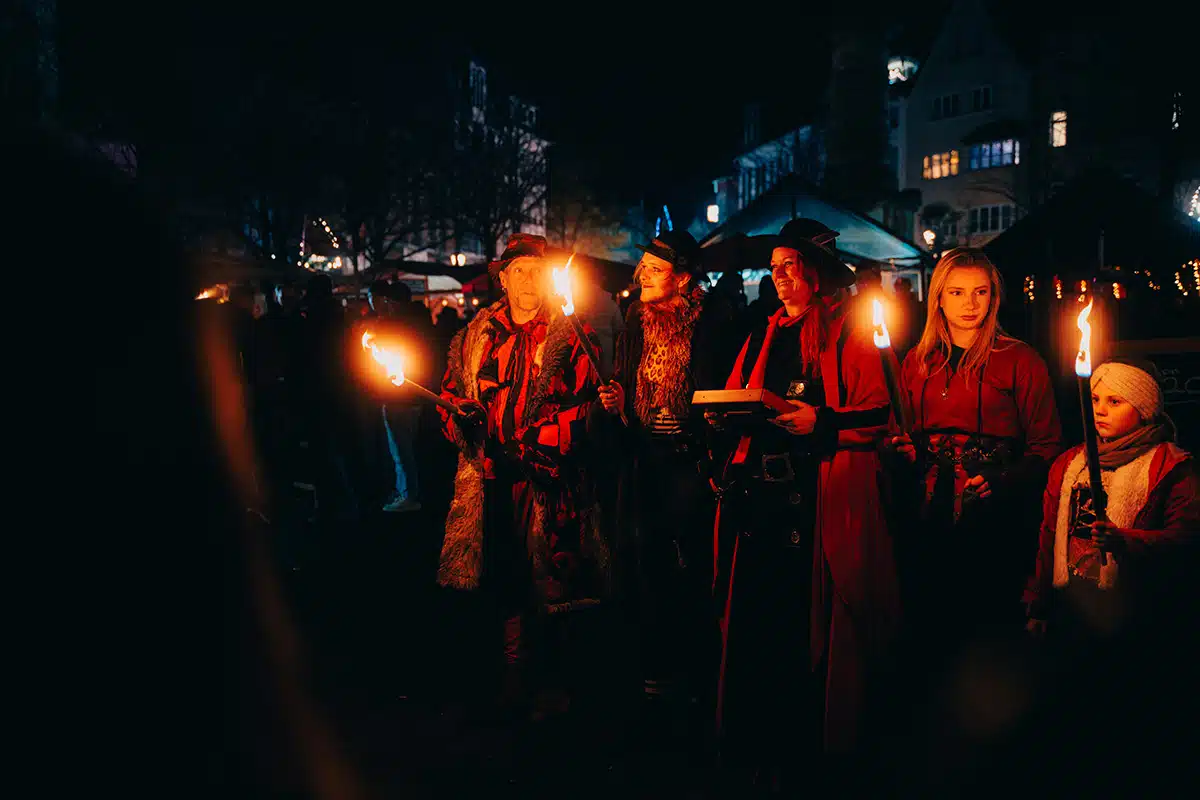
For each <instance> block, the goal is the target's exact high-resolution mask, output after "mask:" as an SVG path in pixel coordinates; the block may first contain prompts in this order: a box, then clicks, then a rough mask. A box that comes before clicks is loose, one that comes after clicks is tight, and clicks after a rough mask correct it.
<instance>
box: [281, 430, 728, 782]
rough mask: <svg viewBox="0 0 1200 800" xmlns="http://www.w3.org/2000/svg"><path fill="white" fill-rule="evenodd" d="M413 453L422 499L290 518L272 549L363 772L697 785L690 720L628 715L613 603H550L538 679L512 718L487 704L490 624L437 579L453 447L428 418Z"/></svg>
mask: <svg viewBox="0 0 1200 800" xmlns="http://www.w3.org/2000/svg"><path fill="white" fill-rule="evenodd" d="M418 453H419V458H422V459H423V461H424V463H423V464H422V468H423V475H422V478H423V480H424V481H425V484H424V486H423V488H422V494H423V497H422V498H421V499H422V503H423V508H422V509H421V510H419V511H416V512H410V513H404V514H385V513H382V512H377V511H373V510H372V511H370V512H368V513H367V514H366V519H365V520H364V521H363V522H362V524H360V525H341V526H337V527H336V528H335V529H334V530H333V531H332V532H327V533H324V534H322V533H320V532H317V531H315V530H312V529H309V528H306V527H304V526H300V527H299V528H298V530H299V533H298V535H297V525H298V524H299V523H298V522H297V521H293V522H292V523H290V527H291V529H290V530H288V531H286V533H289V534H292V535H293V536H297V538H296V539H293V541H298V542H300V543H301V544H302V546H301V547H300V548H299V549H298V552H299V553H300V557H299V558H298V559H297V560H296V561H295V562H294V563H297V564H299V568H298V569H289V568H288V566H287V563H286V556H285V555H280V559H281V561H283V562H284V563H282V564H281V568H280V572H281V575H282V576H283V577H284V591H285V596H286V599H287V606H288V607H289V609H290V610H291V612H292V615H293V618H294V620H295V623H296V627H297V628H298V631H299V633H300V639H301V644H302V653H303V655H302V656H301V661H302V665H303V666H304V667H305V668H306V670H307V673H308V676H309V685H310V688H311V690H312V694H313V696H314V698H315V700H316V703H317V707H318V709H319V710H320V711H322V712H324V716H325V718H326V719H327V720H328V723H329V726H330V728H331V729H332V731H333V733H334V735H335V737H336V739H337V740H338V741H339V742H340V744H341V745H342V748H343V750H344V752H345V753H346V755H347V756H348V758H349V760H350V762H351V766H352V767H353V768H354V771H355V772H356V773H357V775H358V777H359V778H360V779H361V783H362V784H364V785H365V786H367V787H370V789H371V790H373V791H372V794H377V795H378V796H387V797H392V796H412V795H414V794H415V795H417V796H433V795H436V796H449V797H454V796H466V795H469V794H475V793H479V792H485V791H486V792H487V793H489V794H496V793H499V794H501V795H502V796H520V797H529V796H541V795H542V794H547V795H549V794H554V795H556V796H561V795H564V794H565V795H568V796H572V797H580V796H586V797H608V796H618V795H619V796H642V795H643V794H644V795H645V796H650V795H653V796H659V797H661V796H670V797H691V796H706V795H707V792H708V790H709V789H711V788H712V787H711V783H712V780H713V775H712V773H711V770H710V769H708V767H707V765H708V764H711V762H712V759H711V758H706V757H705V756H704V755H702V752H703V750H702V748H701V747H700V746H697V742H696V739H697V736H696V732H697V731H699V730H702V728H701V726H700V725H699V724H694V725H687V724H686V723H684V722H683V721H682V720H678V721H676V722H675V723H673V724H674V725H675V730H674V733H670V732H669V730H668V729H669V727H670V725H671V724H672V723H671V722H670V721H668V720H650V721H648V720H647V719H645V718H642V717H639V716H638V713H639V709H638V708H637V707H636V705H633V704H631V700H632V699H636V698H637V697H638V692H637V690H638V689H640V686H639V685H638V684H637V683H636V681H632V682H631V681H629V680H628V676H629V675H630V674H631V672H630V669H629V663H628V660H627V658H626V657H625V655H624V654H626V653H627V650H626V649H624V648H622V646H621V645H620V642H621V641H622V638H621V636H620V626H619V624H618V622H617V620H616V614H615V611H613V610H612V609H611V608H609V609H589V610H584V611H581V612H576V613H575V614H574V615H571V616H570V617H569V618H561V617H556V618H555V619H554V623H555V627H554V628H553V630H554V631H556V635H557V636H558V637H559V641H560V642H561V643H562V645H563V646H562V650H563V652H564V653H565V655H564V657H563V661H562V663H560V664H559V665H558V667H559V668H558V669H557V670H555V671H554V672H553V673H551V674H544V675H543V677H542V678H541V679H540V680H538V681H537V684H539V685H540V686H541V690H542V691H541V697H540V700H539V701H537V702H535V703H533V708H532V709H530V710H529V711H527V712H526V713H517V714H515V715H514V716H515V718H514V717H508V718H503V719H502V718H499V716H498V714H497V713H493V712H492V704H491V703H490V701H491V700H492V699H493V698H494V696H495V693H494V691H493V687H494V685H495V684H494V680H495V671H494V670H493V669H492V666H493V664H494V663H495V659H496V658H497V655H498V652H499V648H498V641H497V640H496V638H495V637H496V632H495V628H494V626H491V625H489V624H488V621H489V620H488V617H487V615H486V609H484V608H481V607H479V605H478V603H477V601H476V600H475V599H474V598H472V597H468V596H464V595H462V594H459V593H453V592H449V591H447V590H444V589H440V588H439V587H437V586H436V585H435V581H434V576H435V572H436V566H437V558H438V553H439V549H440V546H441V532H442V525H443V523H444V519H445V513H446V508H447V507H448V504H449V497H450V491H451V487H450V485H449V479H448V477H447V476H450V475H452V472H453V455H454V454H453V452H452V451H451V450H450V449H449V446H448V445H446V444H445V443H444V442H443V441H441V440H440V439H439V438H438V437H437V435H436V431H433V430H426V431H423V432H422V436H421V440H420V443H419V447H418ZM370 508H371V509H376V508H378V504H372V505H371V506H370ZM281 521H282V520H281ZM280 533H284V531H277V532H276V534H275V535H279V534H280ZM492 643H495V644H496V645H497V646H489V645H490V644H492ZM623 679H624V682H623ZM631 689H632V691H630V690H631ZM622 690H624V691H622ZM706 721H707V720H706Z"/></svg>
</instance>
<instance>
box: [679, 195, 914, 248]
mask: <svg viewBox="0 0 1200 800" xmlns="http://www.w3.org/2000/svg"><path fill="white" fill-rule="evenodd" d="M797 217H808V218H810V219H815V220H817V221H818V222H822V223H824V224H826V225H828V226H829V227H830V228H833V229H834V230H836V231H837V232H838V233H839V236H838V238H837V240H836V245H837V254H838V255H839V256H840V257H842V258H843V259H844V260H846V261H848V262H850V263H851V264H857V263H860V262H862V261H877V262H881V263H884V264H893V265H895V266H898V267H908V266H916V265H918V264H920V263H921V261H922V258H923V256H922V251H920V250H918V249H917V248H916V247H915V246H913V245H912V244H910V243H909V242H906V241H905V240H904V239H903V238H901V237H900V236H899V235H897V234H896V233H893V232H892V231H890V230H888V229H887V228H885V227H884V226H883V225H881V224H879V223H878V222H876V221H875V220H873V219H871V218H870V217H867V216H864V215H862V214H858V213H856V212H854V211H850V210H848V209H844V208H841V207H839V206H837V205H835V204H834V203H832V202H830V201H829V200H827V199H825V198H824V197H822V195H821V192H820V190H819V189H818V188H817V187H815V186H813V185H812V184H810V183H808V182H807V181H805V180H803V179H802V178H800V177H799V176H796V175H788V176H787V177H786V178H784V179H783V180H781V181H780V182H779V183H777V184H776V185H775V186H773V187H772V188H771V189H770V190H769V191H767V192H766V193H764V194H763V195H761V196H760V197H758V198H757V199H756V200H755V201H754V202H752V203H751V204H750V205H748V206H746V208H744V209H742V210H741V211H739V212H738V213H736V214H734V215H733V216H732V217H730V218H729V219H728V221H726V222H725V224H723V225H721V226H720V227H719V228H717V229H716V230H714V231H713V232H712V233H710V234H709V235H708V236H705V237H704V239H702V240H701V242H700V246H701V247H707V246H709V245H713V244H717V243H719V242H721V241H723V240H725V239H727V238H730V237H733V236H735V235H736V234H744V235H746V236H748V237H754V236H762V235H765V234H774V233H779V230H780V228H782V227H783V225H784V223H786V222H787V221H788V220H790V219H795V218H797Z"/></svg>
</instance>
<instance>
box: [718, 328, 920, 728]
mask: <svg viewBox="0 0 1200 800" xmlns="http://www.w3.org/2000/svg"><path fill="white" fill-rule="evenodd" d="M783 314H784V311H783V309H780V311H779V312H777V313H776V314H775V315H774V316H773V317H772V318H771V321H770V323H769V326H773V327H775V328H776V329H777V332H776V335H780V336H783V335H788V334H787V333H786V332H785V331H788V329H786V328H779V327H778V326H779V322H780V321H781V319H782V318H783ZM848 320H849V318H841V319H838V320H834V321H833V322H832V324H831V327H830V331H829V336H828V342H829V344H828V346H827V347H826V349H825V351H824V352H823V353H822V354H821V375H822V376H823V381H822V382H823V384H824V387H825V403H826V405H827V406H828V407H829V408H831V409H833V411H835V412H849V411H864V410H869V409H877V408H881V407H884V406H887V404H888V391H887V384H886V383H885V380H884V375H883V362H882V360H881V358H880V353H879V350H878V349H876V348H875V346H874V344H873V342H872V339H871V331H870V329H868V328H862V329H859V328H854V329H850V328H847V327H845V326H846V324H847V323H848ZM791 331H794V333H793V334H792V335H798V333H799V328H793V329H791ZM843 334H845V335H844V337H843ZM839 339H843V340H844V341H843V346H842V347H841V348H840V349H841V353H840V357H839V352H838V351H839V347H838V341H839ZM748 346H749V339H747V342H746V345H745V346H743V348H742V352H741V354H740V355H739V357H738V360H737V363H736V364H735V365H734V368H733V373H732V374H731V376H730V383H729V384H727V388H743V387H741V386H740V385H738V384H739V383H740V381H741V376H742V375H743V374H744V373H743V368H744V367H745V364H744V362H745V359H746V351H747V348H748ZM763 349H764V350H765V349H766V347H765V346H764V348H763ZM889 355H890V354H889ZM763 357H764V358H765V355H764V356H763ZM893 358H894V357H893ZM834 376H837V377H836V378H835V377H834ZM749 388H756V387H749ZM843 391H844V394H843ZM886 432H887V426H886V425H878V426H874V427H870V428H852V429H847V430H839V432H838V444H837V450H836V452H835V453H834V454H833V455H830V456H826V457H825V458H823V459H822V461H821V464H820V467H819V472H818V479H817V480H818V485H817V512H816V523H815V529H814V535H813V581H812V606H811V608H812V625H811V627H810V631H811V640H810V655H811V665H812V668H813V669H814V670H815V669H819V668H820V667H821V665H822V664H824V665H825V676H824V679H825V711H824V721H823V728H824V742H825V749H826V750H827V751H829V752H845V751H847V750H850V749H852V748H853V747H854V745H855V743H856V741H857V737H858V732H859V723H860V721H861V719H862V715H863V711H864V701H865V697H866V689H867V677H868V670H869V668H870V666H871V665H872V664H873V663H874V662H875V661H876V660H877V659H879V658H880V657H881V656H882V655H884V654H885V653H886V651H887V649H888V647H889V645H891V644H892V642H893V640H894V639H895V636H896V634H897V632H898V628H899V619H900V596H899V588H898V584H897V577H896V567H895V558H894V555H893V552H892V542H891V538H890V537H889V535H888V531H887V524H886V521H885V515H884V509H883V506H882V502H881V491H880V484H881V481H882V470H881V467H880V461H879V454H878V450H877V449H876V445H877V444H878V443H879V442H880V441H881V440H882V438H883V437H884V436H885V435H886ZM720 531H721V525H720V514H719V512H718V524H717V535H718V536H719V535H720ZM715 549H716V550H717V552H718V553H720V552H722V551H723V550H725V549H729V548H722V547H721V543H720V542H719V541H718V542H717V543H716V546H715ZM728 560H729V561H730V562H731V563H729V564H728V565H726V566H724V567H719V568H718V570H717V574H718V575H722V574H726V575H728V578H727V579H726V580H725V582H724V583H723V584H722V585H717V586H716V587H715V588H716V591H717V592H718V597H722V596H723V597H726V598H728V597H730V596H731V595H732V590H733V585H734V581H735V580H736V574H735V573H736V563H737V544H736V541H735V543H734V545H733V547H732V553H731V556H730V557H729V559H728ZM721 634H722V642H723V646H725V647H727V646H728V641H729V604H728V602H727V603H726V606H725V615H724V617H723V619H722V621H721Z"/></svg>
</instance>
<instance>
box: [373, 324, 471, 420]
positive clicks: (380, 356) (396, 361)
mask: <svg viewBox="0 0 1200 800" xmlns="http://www.w3.org/2000/svg"><path fill="white" fill-rule="evenodd" d="M374 339H375V334H373V333H371V332H369V331H368V332H367V333H364V334H363V335H362V347H363V350H367V351H369V352H370V353H371V357H372V358H374V359H375V361H376V362H377V363H378V364H379V365H380V366H382V367H383V368H384V371H385V372H386V373H387V376H388V379H389V380H390V381H391V382H392V385H393V386H407V387H409V388H410V389H412V390H413V391H414V392H415V393H416V394H417V395H419V396H421V397H424V398H425V399H426V400H432V401H433V402H434V403H436V404H437V405H438V406H440V407H441V408H444V409H446V411H448V412H450V413H451V414H459V415H462V414H463V412H462V411H461V410H460V409H459V408H458V406H456V405H454V404H453V403H451V402H450V401H448V400H445V399H443V398H442V397H439V396H438V395H436V394H434V393H433V392H431V391H429V390H428V389H426V388H425V387H424V386H422V385H421V384H419V383H414V382H413V381H410V380H406V379H405V377H404V359H403V358H402V357H401V356H400V354H399V353H397V352H396V351H394V350H388V349H387V348H384V347H380V346H379V345H377V344H375V341H374Z"/></svg>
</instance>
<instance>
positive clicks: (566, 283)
mask: <svg viewBox="0 0 1200 800" xmlns="http://www.w3.org/2000/svg"><path fill="white" fill-rule="evenodd" d="M574 258H575V254H574V253H571V256H570V258H568V259H567V263H566V265H565V266H563V268H562V269H557V268H556V269H554V270H552V271H551V277H552V278H553V279H554V293H555V294H556V295H558V296H560V297H561V298H562V299H563V301H564V302H563V304H562V312H563V315H564V316H567V317H569V316H571V315H572V314H574V313H575V301H574V300H573V299H572V298H571V261H572V260H573V259H574Z"/></svg>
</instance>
